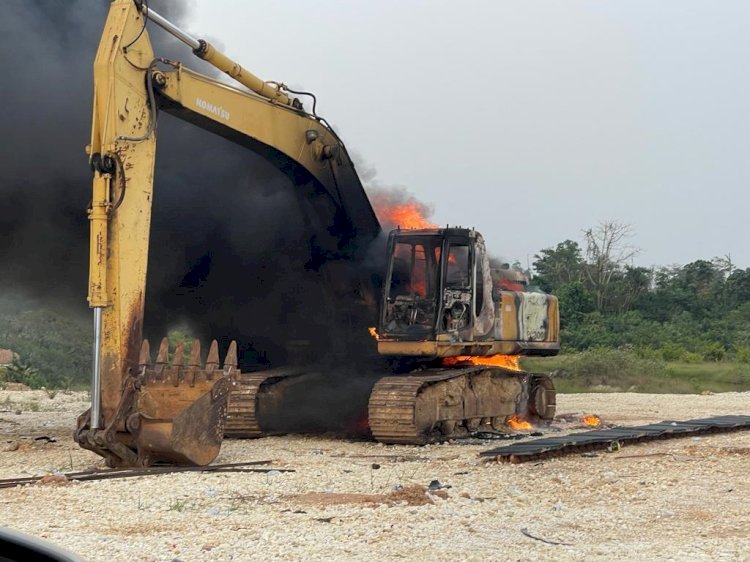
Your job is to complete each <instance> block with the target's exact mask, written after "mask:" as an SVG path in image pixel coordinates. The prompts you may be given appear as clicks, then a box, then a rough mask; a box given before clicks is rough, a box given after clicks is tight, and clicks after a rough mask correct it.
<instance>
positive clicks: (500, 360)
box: [443, 354, 521, 371]
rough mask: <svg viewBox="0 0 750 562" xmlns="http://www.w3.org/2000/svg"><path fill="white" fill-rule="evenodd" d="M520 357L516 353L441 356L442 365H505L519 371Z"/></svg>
mask: <svg viewBox="0 0 750 562" xmlns="http://www.w3.org/2000/svg"><path fill="white" fill-rule="evenodd" d="M520 361H521V358H520V357H519V356H518V355H501V354H498V355H485V356H482V355H459V356H457V357H445V358H443V366H444V367H453V366H454V365H491V366H493V367H505V368H506V369H512V370H513V371H520V370H521V364H520Z"/></svg>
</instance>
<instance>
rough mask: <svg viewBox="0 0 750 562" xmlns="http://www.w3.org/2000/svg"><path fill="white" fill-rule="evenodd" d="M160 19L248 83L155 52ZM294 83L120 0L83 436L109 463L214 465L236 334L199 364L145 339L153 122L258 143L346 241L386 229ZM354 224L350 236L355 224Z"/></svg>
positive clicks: (99, 85)
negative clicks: (322, 207)
mask: <svg viewBox="0 0 750 562" xmlns="http://www.w3.org/2000/svg"><path fill="white" fill-rule="evenodd" d="M149 20H150V21H153V22H154V23H156V24H157V25H159V26H161V27H163V28H164V29H166V30H167V31H169V32H170V33H172V34H173V35H175V36H176V37H178V38H179V39H181V40H182V41H184V42H186V43H188V44H189V45H190V46H191V47H192V48H193V51H194V53H195V54H196V55H197V56H199V57H201V58H203V59H204V60H206V61H207V62H209V63H211V64H213V65H214V66H215V67H216V68H217V69H219V70H221V71H222V72H225V73H226V74H228V75H229V76H231V77H232V78H233V79H235V80H237V81H238V82H239V83H240V84H242V85H244V86H245V87H247V88H249V91H247V90H242V89H239V88H234V87H231V86H228V85H226V84H223V83H221V82H219V81H218V80H215V79H213V78H210V77H207V76H203V75H201V74H198V73H196V72H193V71H191V70H189V69H187V68H185V67H184V66H183V65H182V64H180V63H175V62H172V61H167V60H165V59H159V58H156V57H155V56H154V52H153V48H152V45H151V42H150V40H149V35H148V31H147V29H146V24H147V21H149ZM283 90H284V86H283V85H281V84H277V83H270V82H264V81H262V80H261V79H259V78H258V77H256V76H254V75H253V74H251V73H250V72H248V71H247V70H245V69H243V68H242V67H241V66H240V65H238V64H237V63H235V62H233V61H232V60H230V59H229V58H227V57H226V56H225V55H223V54H222V53H220V52H218V51H217V50H216V49H215V48H214V47H213V46H211V45H210V44H209V43H207V42H205V41H203V40H198V39H194V38H193V37H191V36H190V35H189V34H187V33H185V32H183V31H182V30H180V29H178V28H177V27H176V26H174V25H172V24H171V23H170V22H168V21H167V20H166V19H164V18H162V17H161V16H160V15H159V14H158V13H156V12H154V11H153V10H151V9H149V8H147V6H146V5H145V3H142V2H139V1H137V0H114V1H113V2H112V3H111V5H110V10H109V14H108V17H107V20H106V23H105V27H104V31H103V33H102V38H101V41H100V44H99V49H98V51H97V54H96V59H95V62H94V108H93V118H92V132H91V143H90V144H89V146H88V147H87V151H88V154H89V159H90V164H91V168H92V171H93V175H94V178H93V189H92V201H91V206H90V209H89V218H90V223H91V230H90V270H89V289H88V301H89V306H90V307H91V308H92V309H93V311H94V335H95V339H94V361H93V366H92V396H91V409H90V410H89V411H88V412H86V413H85V414H84V415H83V416H81V418H80V419H79V422H78V428H77V430H76V435H75V437H76V440H77V441H78V442H79V443H80V444H81V445H82V446H83V447H86V448H88V449H91V450H93V451H95V452H97V453H98V454H100V455H102V456H104V457H105V458H106V459H107V462H108V463H109V464H110V465H113V466H115V465H117V466H121V465H145V464H150V463H152V462H156V461H168V462H176V463H190V464H207V463H209V462H211V460H213V458H214V457H215V456H216V454H218V451H219V447H220V445H221V440H222V437H223V430H224V422H225V418H226V407H227V397H228V394H229V391H230V388H231V384H232V380H233V378H232V377H233V376H235V375H236V374H237V373H238V371H237V363H238V361H237V348H236V344H234V343H233V344H232V345H231V346H230V347H229V351H228V352H227V355H226V357H225V359H224V364H223V367H222V366H220V362H219V356H218V346H217V344H216V342H214V343H213V344H212V346H211V349H210V350H209V353H208V358H207V360H206V361H205V363H204V362H202V358H201V356H200V346H199V344H198V343H197V342H195V343H194V344H193V346H192V350H191V354H190V357H189V358H187V357H185V356H184V355H183V353H184V351H183V350H182V348H179V349H177V350H175V351H174V353H173V355H172V357H170V353H169V350H168V344H167V341H166V339H165V340H163V341H162V344H161V346H160V348H159V353H158V355H157V358H156V360H155V362H152V358H151V354H150V349H149V345H148V342H145V341H142V331H143V311H144V299H145V287H146V271H147V259H148V242H149V230H150V222H151V200H152V192H153V184H154V162H155V154H156V152H155V151H156V134H155V129H156V120H157V114H158V111H159V110H165V111H167V112H169V113H172V114H174V115H176V116H178V117H180V118H182V119H185V120H187V121H189V122H191V123H193V124H196V125H198V126H200V127H202V128H205V129H207V130H210V131H213V132H215V133H218V134H220V135H221V136H224V137H225V138H228V139H230V140H233V141H235V142H237V143H239V144H242V145H244V146H247V147H248V148H251V149H252V150H254V151H255V152H258V153H260V154H261V155H263V156H265V157H266V158H268V159H269V160H271V161H272V162H274V163H275V164H276V165H277V166H278V167H279V168H280V169H282V170H284V171H285V172H287V174H289V175H290V176H291V177H292V178H293V179H294V181H295V184H296V185H298V186H303V187H304V186H307V188H308V189H310V190H311V191H314V192H316V193H324V194H326V195H327V199H328V202H327V205H328V206H329V207H332V208H334V209H341V210H342V212H341V213H338V216H340V217H344V219H343V223H345V224H339V225H337V226H338V227H339V228H340V231H341V232H342V233H344V236H343V238H342V239H343V240H344V242H345V244H344V245H345V246H347V247H342V243H341V241H340V240H339V242H338V243H339V247H338V248H336V249H335V250H336V251H340V252H341V253H344V254H345V253H346V252H347V251H350V252H352V251H354V252H356V251H357V248H358V247H364V245H365V244H366V242H368V241H369V240H370V239H372V238H373V237H374V236H375V235H377V233H378V232H379V230H380V226H379V224H378V222H377V219H376V218H375V214H374V212H373V211H372V207H371V206H370V204H369V201H367V198H366V195H365V194H364V191H363V189H362V186H361V184H360V183H359V179H358V177H357V174H356V172H355V171H354V167H353V164H352V162H351V159H350V158H349V156H348V154H347V153H346V150H345V148H344V147H343V145H342V144H341V142H340V141H339V139H338V137H336V135H335V133H334V132H333V131H332V130H331V129H330V127H328V126H327V125H326V124H325V122H324V121H323V120H322V119H319V118H317V117H316V116H314V115H310V114H308V113H306V112H304V110H303V108H302V104H301V103H300V101H299V100H298V99H297V98H293V97H291V96H290V95H288V94H287V93H286V92H285V91H283ZM347 232H348V235H347Z"/></svg>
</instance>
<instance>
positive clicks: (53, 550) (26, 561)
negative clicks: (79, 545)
mask: <svg viewBox="0 0 750 562" xmlns="http://www.w3.org/2000/svg"><path fill="white" fill-rule="evenodd" d="M0 560H1V561H2V562H6V561H8V562H83V558H79V557H78V556H77V555H76V554H73V553H72V552H68V551H67V550H65V549H63V548H60V547H59V546H57V545H54V544H52V543H51V542H48V541H45V540H42V539H40V538H37V537H33V536H31V535H27V534H25V533H21V532H19V531H16V530H14V529H8V528H7V527H2V528H0Z"/></svg>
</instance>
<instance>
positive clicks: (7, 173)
mask: <svg viewBox="0 0 750 562" xmlns="http://www.w3.org/2000/svg"><path fill="white" fill-rule="evenodd" d="M150 4H151V5H152V6H153V8H154V9H155V10H157V11H159V12H160V13H162V14H163V15H165V16H167V17H168V18H169V19H170V20H172V21H174V22H175V23H177V24H180V23H181V20H183V18H184V15H185V13H184V8H181V3H178V2H173V3H165V2H157V1H156V0H153V1H152V2H150ZM3 8H4V10H3V18H1V19H0V61H1V64H0V70H2V73H3V76H4V79H3V84H2V86H0V112H1V114H0V130H1V131H2V139H3V141H4V145H5V146H4V149H3V150H2V151H0V264H2V267H0V290H1V291H10V290H18V289H19V288H20V289H22V290H23V291H24V292H26V293H27V294H30V295H31V296H33V297H35V298H37V299H40V300H42V301H43V302H45V304H46V305H49V306H55V307H58V308H64V309H65V310H68V311H70V312H71V313H80V314H85V313H86V312H87V307H86V288H87V275H88V231H89V225H88V220H87V217H86V207H87V205H88V202H89V200H90V197H91V195H90V192H91V173H90V171H89V167H88V160H87V156H86V155H85V154H84V146H85V145H86V144H88V142H89V136H90V126H91V103H92V89H93V86H92V62H93V59H94V54H95V51H96V48H97V46H98V43H99V37H100V34H101V30H102V26H103V23H104V20H105V17H106V10H107V3H105V2H90V1H87V0H70V1H67V2H46V1H44V0H37V1H30V0H11V1H10V2H5V3H4V4H3ZM150 36H151V40H152V42H153V43H154V47H155V51H156V52H157V53H158V54H159V55H162V56H166V57H169V58H174V59H177V60H183V61H186V62H187V63H188V65H189V66H191V67H193V68H196V69H197V70H199V71H203V72H205V66H204V65H202V64H201V63H200V61H198V60H197V59H195V57H193V56H192V54H191V53H190V52H189V50H188V49H187V47H184V46H182V45H181V44H179V45H178V44H175V42H174V41H171V40H170V39H169V38H168V36H167V35H166V33H164V32H162V31H161V30H159V29H156V28H153V29H150ZM158 139H159V140H158V148H157V165H156V171H155V188H154V190H155V194H154V201H153V217H152V236H151V246H150V248H151V249H150V257H149V275H148V284H147V297H146V303H147V305H146V312H145V315H146V316H145V324H146V335H147V336H148V337H150V338H152V341H153V339H154V338H159V337H161V336H163V335H165V334H166V332H167V330H169V329H170V328H173V327H188V328H189V329H190V330H191V331H192V332H193V333H194V334H195V335H196V336H198V337H200V338H201V339H202V340H203V341H204V342H206V340H208V339H210V338H214V337H215V338H220V339H224V340H226V341H228V340H229V339H237V340H238V342H240V343H241V347H242V348H243V350H244V352H245V353H244V356H245V359H246V361H249V362H253V361H255V360H256V358H257V357H256V354H254V353H252V351H253V350H257V351H258V352H259V353H261V354H266V355H267V357H268V359H269V360H270V361H271V362H272V363H283V362H284V361H286V360H287V358H288V355H289V348H290V345H291V346H292V347H294V346H295V345H297V344H300V345H304V344H307V348H308V349H317V350H318V351H319V353H320V354H325V353H326V350H329V349H330V348H331V343H330V342H331V341H333V340H336V338H335V337H334V332H335V331H337V329H341V330H347V329H349V327H348V326H336V322H337V321H338V319H337V318H335V317H334V315H332V314H331V309H332V308H334V307H335V305H336V303H335V302H331V299H332V296H331V295H330V294H328V293H327V292H326V290H325V289H324V283H323V282H322V281H323V279H322V277H323V275H324V273H323V272H321V271H310V270H307V269H306V268H305V264H306V263H307V262H308V261H309V259H310V255H309V249H308V248H309V244H308V240H309V238H310V236H311V234H312V233H310V232H307V231H306V230H305V226H304V225H305V221H304V218H303V212H302V210H301V206H300V201H299V200H298V198H297V196H296V194H295V189H294V186H293V185H292V183H291V181H290V180H289V179H288V178H287V176H285V175H283V174H282V173H281V172H279V171H278V170H277V169H275V168H274V167H273V166H271V165H270V164H268V163H267V162H266V161H265V160H263V159H262V158H260V157H259V156H257V155H255V154H253V153H252V152H250V151H248V150H247V149H244V148H241V147H239V146H237V145H234V144H232V143H230V142H228V141H226V140H224V139H221V138H219V137H217V136H214V135H212V134H210V133H207V132H204V131H201V130H199V129H198V128H197V127H194V126H191V125H187V124H185V123H183V122H181V121H179V120H177V119H176V118H173V117H171V116H169V115H166V114H164V113H161V114H160V116H159V122H158ZM226 341H225V342H224V343H225V345H226ZM290 342H291V344H290ZM316 345H317V346H318V347H315V346H316Z"/></svg>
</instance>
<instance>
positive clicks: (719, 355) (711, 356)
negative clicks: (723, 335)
mask: <svg viewBox="0 0 750 562" xmlns="http://www.w3.org/2000/svg"><path fill="white" fill-rule="evenodd" d="M701 352H702V353H703V359H704V360H706V361H717V362H718V361H722V360H723V359H724V355H725V353H726V350H725V349H724V346H723V345H721V344H720V343H719V342H710V343H706V344H704V345H703V349H702V350H701Z"/></svg>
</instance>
